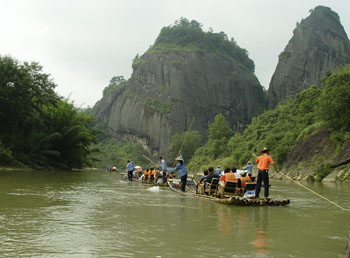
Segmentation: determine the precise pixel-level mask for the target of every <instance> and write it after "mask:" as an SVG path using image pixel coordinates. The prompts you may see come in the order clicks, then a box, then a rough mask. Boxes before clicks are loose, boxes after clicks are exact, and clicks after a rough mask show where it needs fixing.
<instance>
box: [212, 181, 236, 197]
mask: <svg viewBox="0 0 350 258" xmlns="http://www.w3.org/2000/svg"><path fill="white" fill-rule="evenodd" d="M237 186H238V182H237V181H226V183H225V185H224V186H221V185H219V187H218V190H217V193H216V195H217V196H218V197H220V198H223V197H224V195H234V194H236V193H237Z"/></svg>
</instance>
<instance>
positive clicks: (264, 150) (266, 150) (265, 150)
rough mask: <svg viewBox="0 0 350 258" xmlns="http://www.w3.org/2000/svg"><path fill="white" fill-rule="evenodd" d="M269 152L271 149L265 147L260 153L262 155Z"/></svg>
mask: <svg viewBox="0 0 350 258" xmlns="http://www.w3.org/2000/svg"><path fill="white" fill-rule="evenodd" d="M269 151H270V149H268V148H266V147H264V149H262V151H260V153H265V152H269Z"/></svg>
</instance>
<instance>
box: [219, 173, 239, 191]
mask: <svg viewBox="0 0 350 258" xmlns="http://www.w3.org/2000/svg"><path fill="white" fill-rule="evenodd" d="M224 172H225V174H224V175H222V176H221V177H220V181H219V189H221V190H223V189H224V187H225V185H226V181H237V180H238V179H237V178H236V177H235V174H234V173H232V171H231V169H230V168H225V170H224Z"/></svg>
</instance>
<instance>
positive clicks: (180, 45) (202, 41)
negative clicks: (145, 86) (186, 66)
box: [137, 18, 255, 72]
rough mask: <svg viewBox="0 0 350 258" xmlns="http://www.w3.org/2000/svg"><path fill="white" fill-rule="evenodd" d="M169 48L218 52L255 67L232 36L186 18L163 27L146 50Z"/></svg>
mask: <svg viewBox="0 0 350 258" xmlns="http://www.w3.org/2000/svg"><path fill="white" fill-rule="evenodd" d="M169 50H172V51H176V50H181V51H197V50H201V51H206V52H213V53H218V54H222V55H225V56H228V57H230V58H233V59H235V60H237V61H238V62H239V63H241V64H242V65H243V66H245V67H246V68H247V69H248V70H249V71H251V72H254V69H255V66H254V62H253V61H252V60H251V59H250V58H249V57H248V52H247V50H245V49H243V48H241V47H239V46H238V45H237V43H236V41H235V40H234V39H233V38H231V39H228V37H227V35H226V34H225V33H224V32H219V33H215V32H213V31H212V30H209V31H208V32H205V31H203V29H202V25H201V24H200V23H199V22H198V21H195V20H192V21H189V20H188V19H186V18H180V19H179V20H177V21H176V22H175V24H174V25H172V26H167V27H163V28H162V30H161V31H160V34H159V35H158V37H157V39H156V41H155V43H154V46H152V47H151V48H150V49H149V50H148V52H149V53H150V52H161V53H163V52H167V51H169ZM137 61H138V62H139V59H137Z"/></svg>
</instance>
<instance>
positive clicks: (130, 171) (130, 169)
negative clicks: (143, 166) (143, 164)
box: [126, 160, 135, 181]
mask: <svg viewBox="0 0 350 258" xmlns="http://www.w3.org/2000/svg"><path fill="white" fill-rule="evenodd" d="M134 168H135V166H134V163H133V162H130V160H128V164H127V165H126V169H127V170H128V180H129V181H132V175H133V173H134Z"/></svg>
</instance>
